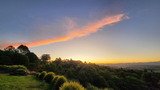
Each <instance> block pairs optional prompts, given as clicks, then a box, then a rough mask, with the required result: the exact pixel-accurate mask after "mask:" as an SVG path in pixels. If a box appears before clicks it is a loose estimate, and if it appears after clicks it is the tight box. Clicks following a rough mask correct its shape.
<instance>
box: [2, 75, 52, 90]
mask: <svg viewBox="0 0 160 90" xmlns="http://www.w3.org/2000/svg"><path fill="white" fill-rule="evenodd" d="M50 88H51V86H49V85H48V84H47V83H45V82H42V81H39V80H37V79H36V78H35V77H34V76H30V75H29V76H11V75H7V74H0V90H50Z"/></svg>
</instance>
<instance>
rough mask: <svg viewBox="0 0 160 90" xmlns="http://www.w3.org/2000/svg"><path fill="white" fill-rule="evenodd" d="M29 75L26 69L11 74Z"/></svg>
mask: <svg viewBox="0 0 160 90" xmlns="http://www.w3.org/2000/svg"><path fill="white" fill-rule="evenodd" d="M27 73H28V72H27V71H26V70H24V69H16V70H15V71H14V72H11V73H10V75H27Z"/></svg>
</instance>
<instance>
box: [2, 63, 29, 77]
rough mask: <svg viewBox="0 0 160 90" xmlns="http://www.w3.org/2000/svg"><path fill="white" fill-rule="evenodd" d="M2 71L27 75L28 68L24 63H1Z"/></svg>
mask: <svg viewBox="0 0 160 90" xmlns="http://www.w3.org/2000/svg"><path fill="white" fill-rule="evenodd" d="M0 71H1V72H3V73H9V74H10V75H27V74H28V69H27V68H26V67H25V66H23V65H10V66H8V65H0Z"/></svg>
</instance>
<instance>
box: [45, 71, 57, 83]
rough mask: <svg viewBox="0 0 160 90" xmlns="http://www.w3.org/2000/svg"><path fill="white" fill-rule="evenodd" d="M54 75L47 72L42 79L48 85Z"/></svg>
mask: <svg viewBox="0 0 160 90" xmlns="http://www.w3.org/2000/svg"><path fill="white" fill-rule="evenodd" d="M54 76H55V74H54V73H53V72H48V73H47V74H46V76H45V77H44V80H45V81H46V82H48V83H51V82H52V79H53V78H54Z"/></svg>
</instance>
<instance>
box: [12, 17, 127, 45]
mask: <svg viewBox="0 0 160 90" xmlns="http://www.w3.org/2000/svg"><path fill="white" fill-rule="evenodd" d="M125 18H126V16H125V15H124V14H118V15H114V16H110V17H105V18H102V19H101V20H98V21H96V22H91V23H89V24H87V25H86V26H84V27H81V28H77V27H76V28H73V26H72V25H71V26H72V29H73V30H70V32H68V33H67V34H66V35H63V36H59V37H54V38H50V39H46V40H39V41H33V42H29V43H25V45H27V46H28V47H35V46H41V45H47V44H51V43H56V42H63V41H68V40H72V39H74V38H79V37H83V36H87V35H90V34H92V33H95V32H97V31H99V30H101V28H103V27H105V26H108V25H111V24H114V23H117V22H120V21H122V20H123V19H125ZM72 23H73V24H75V23H74V22H72ZM17 45H18V44H15V45H13V46H17Z"/></svg>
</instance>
